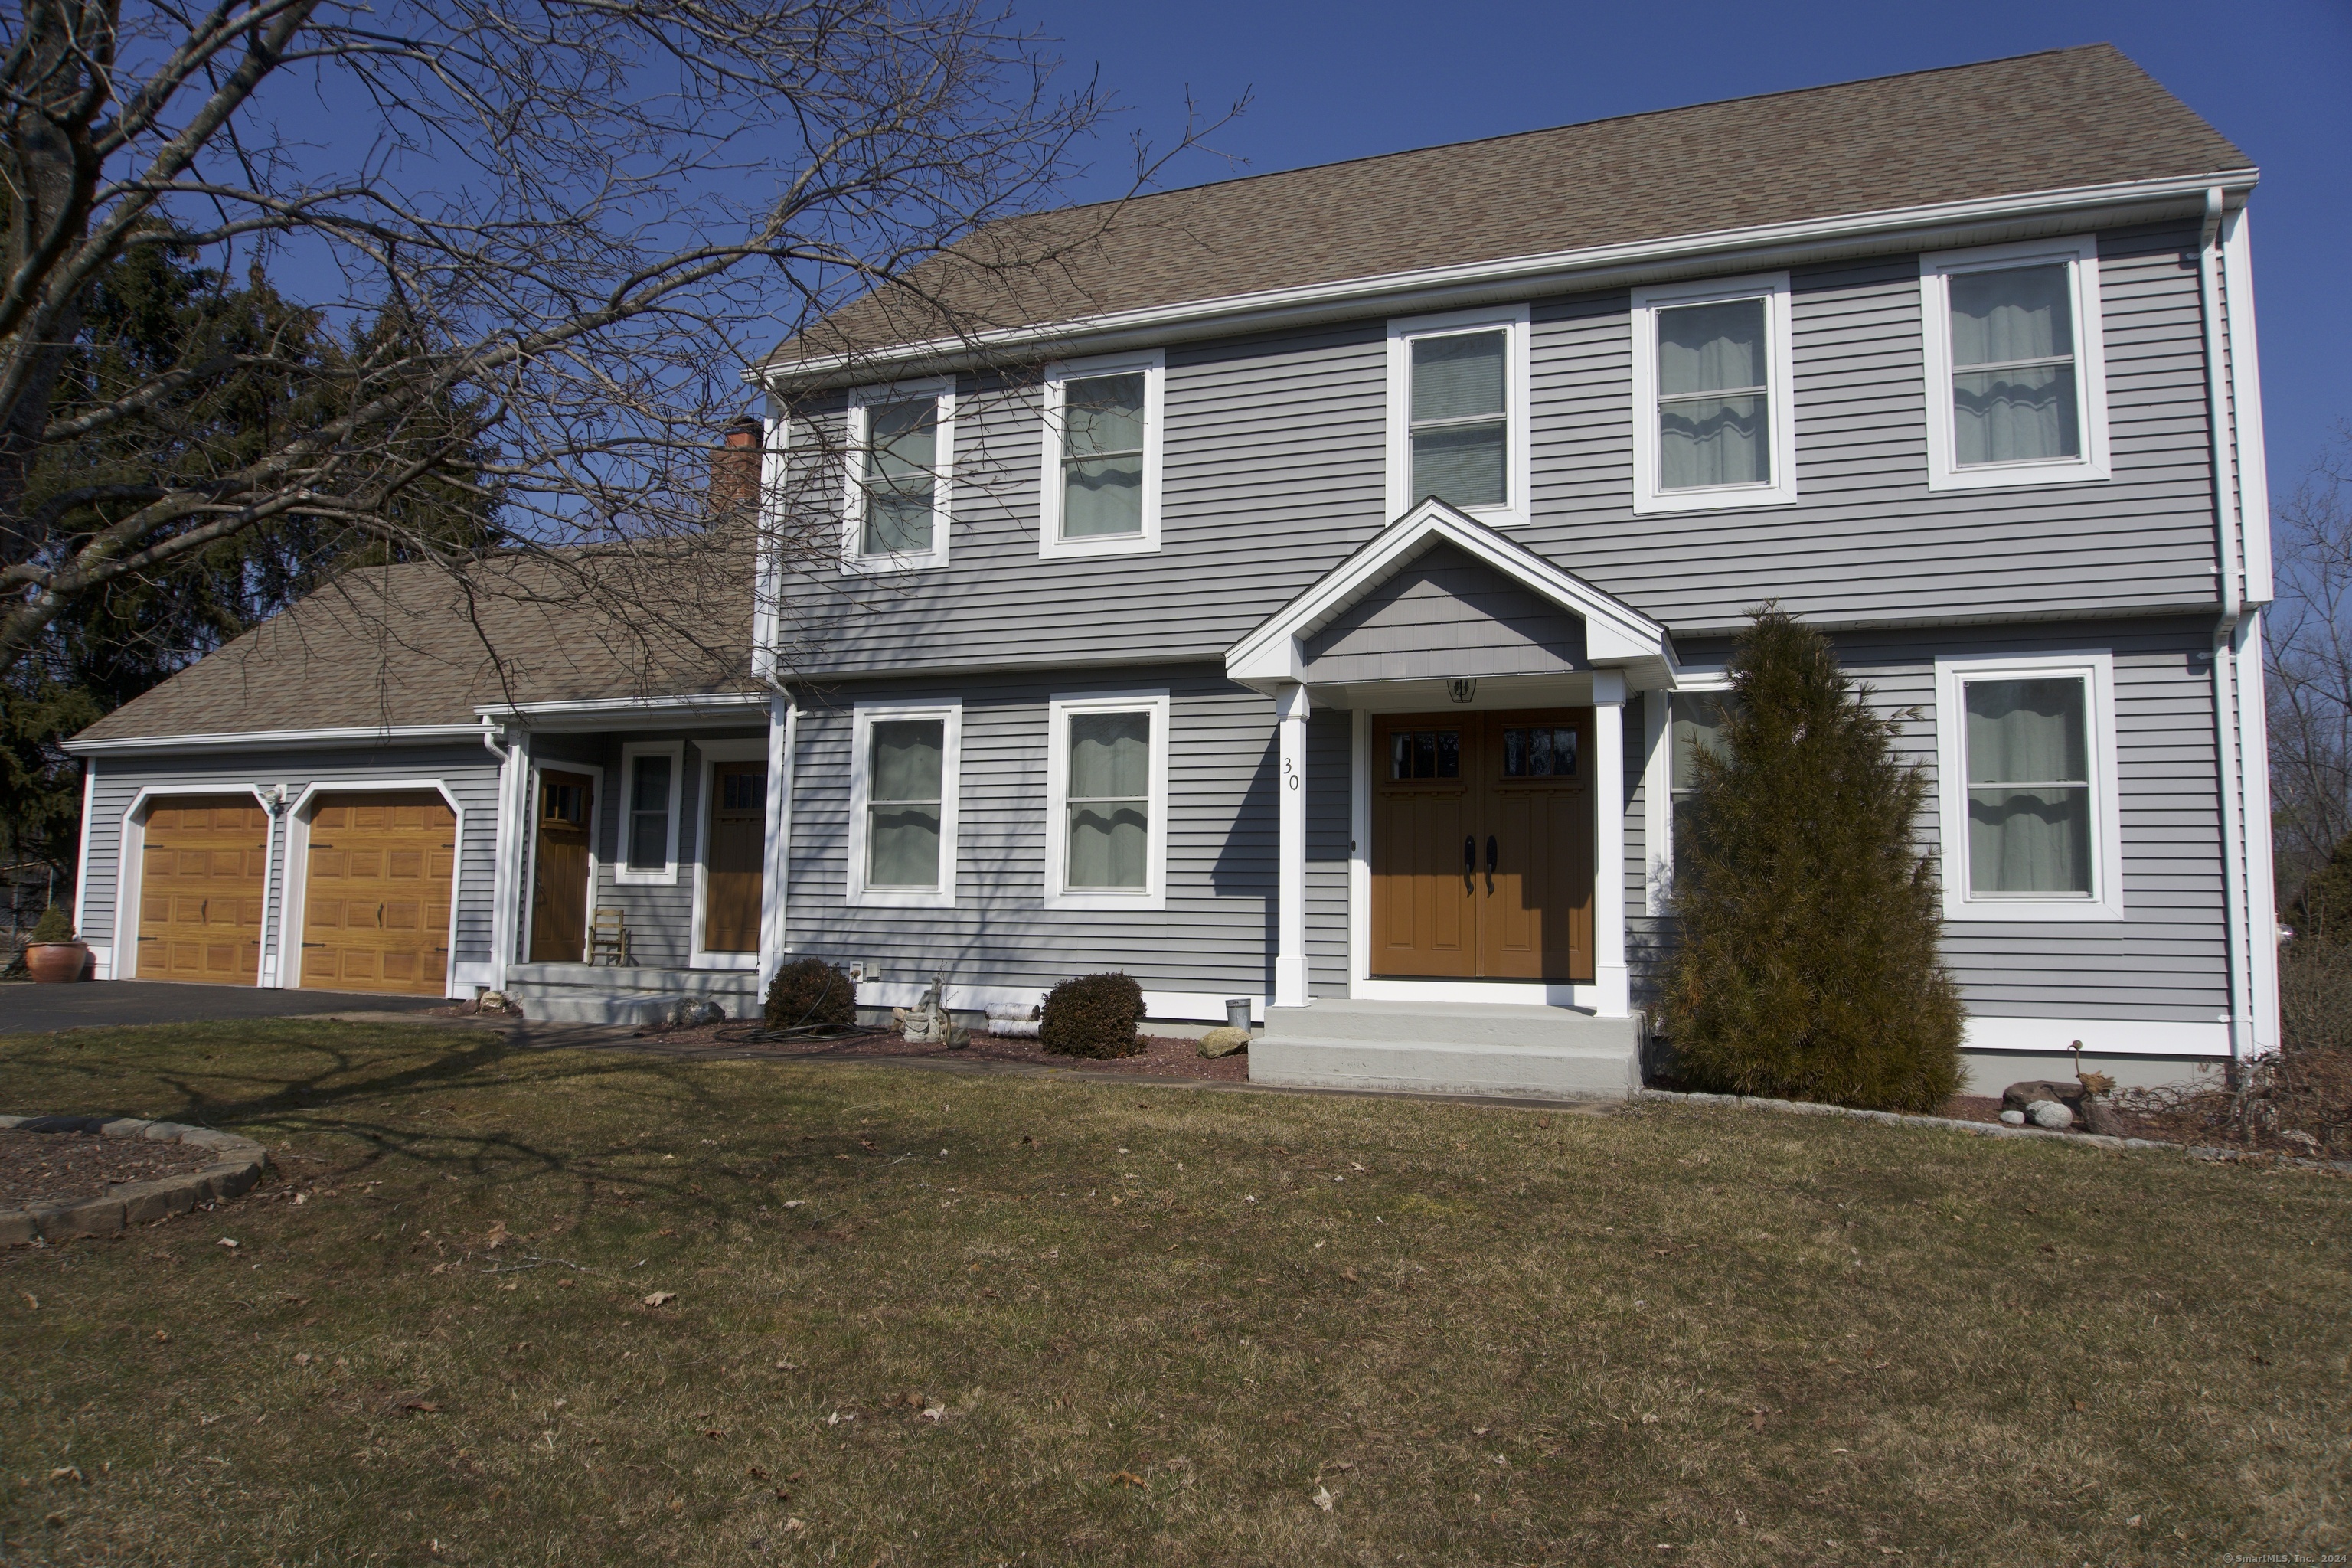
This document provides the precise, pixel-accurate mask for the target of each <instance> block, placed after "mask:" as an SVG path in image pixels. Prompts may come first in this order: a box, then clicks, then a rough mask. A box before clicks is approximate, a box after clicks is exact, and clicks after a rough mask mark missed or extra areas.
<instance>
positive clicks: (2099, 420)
mask: <svg viewBox="0 0 2352 1568" xmlns="http://www.w3.org/2000/svg"><path fill="white" fill-rule="evenodd" d="M2036 261H2063V262H2064V263H2066V276H2067V278H2068V279H2069V280H2070V281H2071V282H2072V284H2073V285H2074V289H2073V302H2074V392H2075V399H2076V406H2077V407H2079V408H2080V409H2081V411H2082V415H2083V455H2082V456H2081V457H2080V458H2058V459H2053V460H2051V461H2047V462H2035V463H1987V464H1978V465H1972V466H1970V467H1969V468H1961V467H1959V466H1958V464H1956V463H1955V462H1954V461H1953V458H1952V452H1953V447H1954V441H1955V437H1954V434H1953V429H1952V312H1951V305H1950V299H1951V296H1950V292H1949V289H1948V284H1947V282H1946V279H1949V278H1950V277H1951V275H1952V274H1953V273H1955V272H1985V271H1991V270H1994V269H1996V268H2008V267H2018V266H2022V265H2027V264H2030V263H2032V262H2036ZM1919 316H1920V324H1921V327H1922V329H1923V331H1922V339H1923V345H1922V346H1923V349H1924V353H1923V355H1922V358H1923V359H1924V361H1925V363H1926V365H1927V488H1928V489H1931V490H1981V489H2009V488H2012V487H2015V486H2019V485H2079V484H2095V483H2097V482H2098V481H2100V480H2102V479H2107V478H2108V477H2110V476H2111V475H2112V474H2113V472H2114V468H2113V466H2112V465H2111V464H2110V462H2109V461H2108V457H2107V361H2106V351H2105V333H2104V331H2103V329H2102V324H2101V317H2100V310H2099V242H2098V238H2097V237H2096V236H2095V235H2087V234H2086V235H2082V236H2078V237H2074V238H2066V239H2042V240H2032V241H2028V242H2026V243H2024V244H2020V245H1994V246H1986V247H1979V248H1977V249H1972V250H1945V251H1937V252H1934V253H1931V254H1929V255H1926V256H1922V257H1921V258H1919Z"/></svg>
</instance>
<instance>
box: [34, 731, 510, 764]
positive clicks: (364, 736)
mask: <svg viewBox="0 0 2352 1568" xmlns="http://www.w3.org/2000/svg"><path fill="white" fill-rule="evenodd" d="M473 735H474V726H473V725H471V724H401V725H387V726H381V727H376V728H370V729H364V730H236V731H225V732H223V733H219V734H212V735H132V736H126V737H124V738H122V739H121V740H108V739H100V740H96V741H84V740H79V739H76V740H71V741H64V742H59V746H60V748H61V749H62V750H64V751H65V752H68V753H69V754H71V755H73V756H77V757H87V756H104V755H108V754H110V753H113V752H188V751H205V750H217V749H220V748H223V747H243V746H341V745H392V746H404V745H417V744H421V743H424V742H431V741H464V740H470V739H472V738H473Z"/></svg>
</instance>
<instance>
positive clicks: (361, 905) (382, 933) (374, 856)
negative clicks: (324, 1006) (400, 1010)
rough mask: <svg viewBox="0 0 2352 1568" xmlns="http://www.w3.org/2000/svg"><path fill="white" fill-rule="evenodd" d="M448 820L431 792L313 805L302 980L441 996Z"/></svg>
mask: <svg viewBox="0 0 2352 1568" xmlns="http://www.w3.org/2000/svg"><path fill="white" fill-rule="evenodd" d="M456 872H457V814H456V813H455V812H453V811H451V810H450V809H449V807H448V805H446V804H445V803H444V802H443V801H442V800H441V799H440V797H439V796H437V795H430V794H422V793H412V792H398V793H385V794H372V795H362V796H341V797H337V796H330V797H328V799H326V800H325V801H323V802H321V803H320V806H319V808H318V810H317V811H316V812H315V813H313V814H312V816H311V826H310V871H309V877H310V880H309V883H308V888H307V895H306V898H305V900H304V912H303V919H302V927H303V930H302V984H305V985H313V986H319V987H321V988H335V989H341V990H347V991H397V992H409V993H414V994H423V995H434V996H437V995H439V994H442V992H443V991H444V990H445V989H446V982H447V977H448V973H449V952H448V940H449V938H448V932H449V909H450V902H451V900H452V897H453V896H454V891H455V889H454V888H453V886H452V883H453V881H454V879H455V877H456Z"/></svg>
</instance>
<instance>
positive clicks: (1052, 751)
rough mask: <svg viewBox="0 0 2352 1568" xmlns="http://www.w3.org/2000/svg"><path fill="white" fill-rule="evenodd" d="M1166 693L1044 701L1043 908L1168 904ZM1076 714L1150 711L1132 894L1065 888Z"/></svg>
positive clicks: (1146, 907)
mask: <svg viewBox="0 0 2352 1568" xmlns="http://www.w3.org/2000/svg"><path fill="white" fill-rule="evenodd" d="M1168 712H1169V701H1168V692H1167V691H1166V689H1158V690H1151V691H1097V692H1087V693H1086V694H1084V695H1074V696H1059V697H1054V698H1052V699H1050V700H1048V701H1047V702H1046V704H1045V723H1046V741H1045V908H1047V909H1049V910H1164V909H1166V908H1167V907H1168V751H1169V736H1168ZM1081 713H1149V714H1150V715H1151V763H1150V791H1151V799H1150V812H1151V831H1150V843H1149V844H1148V845H1147V846H1146V847H1145V849H1144V862H1143V865H1144V869H1143V879H1144V880H1143V886H1142V887H1140V888H1139V889H1135V890H1134V891H1132V892H1129V891H1124V890H1118V889H1102V888H1086V889H1072V888H1071V887H1070V886H1069V858H1070V844H1069V823H1068V820H1067V819H1068V816H1069V798H1070V720H1071V719H1072V718H1073V717H1074V716H1075V715H1077V714H1081Z"/></svg>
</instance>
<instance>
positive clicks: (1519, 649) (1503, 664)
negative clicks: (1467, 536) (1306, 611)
mask: <svg viewBox="0 0 2352 1568" xmlns="http://www.w3.org/2000/svg"><path fill="white" fill-rule="evenodd" d="M1304 651H1305V662H1306V674H1307V679H1308V680H1310V681H1316V682H1324V681H1329V682H1339V681H1353V680H1403V679H1431V678H1433V677H1448V676H1456V675H1465V676H1471V677H1474V678H1475V677H1477V676H1482V675H1565V674H1569V673H1570V672H1572V671H1577V670H1582V669H1585V668H1590V667H1589V666H1588V665H1587V663H1586V660H1585V654H1584V623H1583V621H1581V620H1580V619H1579V618H1578V617H1577V616H1573V615H1570V613H1569V612H1568V611H1566V610H1563V609H1561V608H1560V607H1559V605H1555V604H1553V603H1552V602H1551V601H1550V600H1549V599H1546V598H1544V597H1543V596H1542V595H1538V594H1537V593H1535V592H1534V591H1533V590H1532V589H1528V588H1524V587H1521V586H1520V585H1519V584H1517V583H1513V582H1508V581H1506V580H1505V579H1504V578H1502V577H1501V576H1499V575H1497V574H1496V572H1495V571H1494V569H1493V568H1491V567H1489V566H1486V565H1485V564H1484V563H1480V562H1476V561H1473V560H1472V559H1471V558H1470V557H1469V556H1467V555H1465V554H1464V553H1463V552H1461V551H1460V550H1458V549H1456V548H1454V546H1453V545H1450V544H1440V545H1437V546H1435V547H1433V548H1432V549H1430V550H1428V551H1425V552H1423V554H1422V555H1421V556H1420V558H1419V559H1417V560H1415V561H1412V563H1408V564H1407V565H1405V566H1404V567H1402V569H1400V570H1399V571H1398V572H1397V574H1395V575H1394V576H1392V577H1391V578H1389V579H1388V581H1386V582H1384V583H1382V584H1380V585H1379V586H1378V587H1377V588H1374V589H1373V590H1372V591H1371V592H1370V594H1367V595H1365V596H1364V597H1363V598H1362V599H1361V600H1360V601H1359V602H1358V603H1356V604H1354V605H1349V607H1348V609H1347V610H1346V611H1344V612H1343V613H1342V614H1341V615H1340V616H1339V617H1338V618H1337V619H1336V620H1334V621H1333V622H1332V623H1331V624H1330V625H1329V626H1326V627H1324V628H1323V630H1321V631H1320V632H1318V633H1317V634H1316V635H1315V636H1314V637H1311V638H1309V639H1307V647H1306V648H1305V650H1304Z"/></svg>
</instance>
